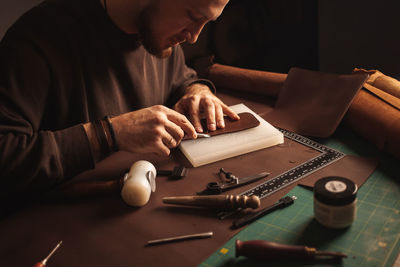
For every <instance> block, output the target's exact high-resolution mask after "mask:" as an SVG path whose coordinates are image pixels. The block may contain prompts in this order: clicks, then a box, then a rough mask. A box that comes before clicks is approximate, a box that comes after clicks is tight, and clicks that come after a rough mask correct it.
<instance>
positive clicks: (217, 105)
mask: <svg viewBox="0 0 400 267" xmlns="http://www.w3.org/2000/svg"><path fill="white" fill-rule="evenodd" d="M174 109H175V110H176V111H178V112H179V113H182V114H184V115H186V116H188V117H189V120H190V121H191V122H192V124H193V126H194V128H195V129H196V131H197V132H199V133H202V132H203V127H202V126H201V123H200V116H201V115H202V113H204V116H205V118H206V119H207V128H208V130H210V131H215V130H216V129H217V127H218V128H224V127H225V122H224V114H226V115H227V116H229V117H230V118H232V119H234V120H239V119H240V117H239V115H237V114H236V113H235V112H234V111H233V110H232V109H230V108H229V107H228V106H227V105H225V104H224V103H223V102H222V101H221V100H220V99H219V98H218V97H216V96H215V95H214V94H213V93H212V92H211V91H210V89H209V88H208V86H206V85H204V84H200V83H194V84H192V85H191V86H189V87H188V89H187V93H186V94H185V95H184V96H183V97H182V98H181V99H180V100H179V101H178V102H177V103H176V104H175V106H174Z"/></svg>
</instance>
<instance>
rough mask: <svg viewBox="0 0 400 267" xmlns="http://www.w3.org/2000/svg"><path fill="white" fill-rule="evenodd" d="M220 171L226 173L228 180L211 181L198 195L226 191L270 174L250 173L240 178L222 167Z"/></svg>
mask: <svg viewBox="0 0 400 267" xmlns="http://www.w3.org/2000/svg"><path fill="white" fill-rule="evenodd" d="M219 173H223V174H225V177H226V178H227V179H226V181H223V182H221V183H217V182H210V183H208V184H207V188H206V189H205V190H203V191H201V192H198V193H197V194H198V195H216V194H221V193H222V192H224V191H227V190H230V189H233V188H236V187H240V186H243V185H247V184H250V183H252V182H255V181H258V180H260V179H262V178H265V177H267V176H268V175H269V174H270V173H269V172H261V173H258V174H256V175H250V176H246V177H243V178H238V177H236V176H235V175H233V174H232V173H230V172H226V171H225V170H224V169H223V168H221V169H220V172H219Z"/></svg>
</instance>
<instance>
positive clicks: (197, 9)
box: [138, 0, 229, 58]
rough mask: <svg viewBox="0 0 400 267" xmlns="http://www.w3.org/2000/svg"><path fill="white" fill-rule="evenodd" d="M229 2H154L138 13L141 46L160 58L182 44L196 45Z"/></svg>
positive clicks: (197, 0) (175, 0) (157, 0)
mask: <svg viewBox="0 0 400 267" xmlns="http://www.w3.org/2000/svg"><path fill="white" fill-rule="evenodd" d="M228 1H229V0H153V1H151V2H150V4H149V5H148V6H146V8H144V10H143V12H142V13H141V14H140V17H139V21H138V27H139V35H140V38H141V41H142V43H143V46H144V47H145V48H146V50H148V51H149V52H150V53H151V54H153V55H156V56H158V57H160V58H165V57H168V56H170V55H171V53H172V47H173V46H176V45H178V44H180V43H183V42H185V41H187V42H189V43H195V42H196V41H197V38H198V36H199V34H200V32H201V30H202V29H203V27H204V25H205V24H206V23H207V22H209V21H210V20H215V19H217V18H218V17H219V15H221V13H222V10H223V9H224V7H225V5H226V4H227V3H228Z"/></svg>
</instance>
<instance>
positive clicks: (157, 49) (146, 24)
mask: <svg viewBox="0 0 400 267" xmlns="http://www.w3.org/2000/svg"><path fill="white" fill-rule="evenodd" d="M154 10H155V8H154V7H153V6H151V5H150V6H148V7H146V8H145V9H144V10H143V11H142V13H141V14H140V16H139V21H138V26H139V38H140V41H141V43H142V45H143V47H144V49H146V50H147V51H148V52H149V53H150V54H152V55H154V56H156V57H158V58H167V57H169V56H170V55H171V54H172V47H167V48H163V47H161V40H160V39H159V38H158V37H157V34H156V33H155V31H154V26H153V24H152V21H154V20H152V17H153V16H154V15H152V14H155V13H156V12H154Z"/></svg>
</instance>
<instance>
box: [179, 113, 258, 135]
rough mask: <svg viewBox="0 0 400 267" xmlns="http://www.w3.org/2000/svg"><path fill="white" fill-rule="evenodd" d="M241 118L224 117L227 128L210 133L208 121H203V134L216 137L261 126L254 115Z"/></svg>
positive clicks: (241, 115)
mask: <svg viewBox="0 0 400 267" xmlns="http://www.w3.org/2000/svg"><path fill="white" fill-rule="evenodd" d="M238 115H239V116H240V120H237V121H236V120H233V119H231V118H229V117H228V116H224V120H225V128H217V130H215V131H209V130H208V129H207V121H206V119H202V120H201V125H202V127H203V132H204V133H207V134H209V135H210V136H216V135H220V134H226V133H233V132H238V131H242V130H246V129H250V128H254V127H257V126H258V125H260V122H259V121H258V120H257V119H256V117H254V116H253V114H251V113H249V112H242V113H239V114H238ZM189 139H191V138H189V137H188V136H185V137H184V138H183V140H189Z"/></svg>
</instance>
